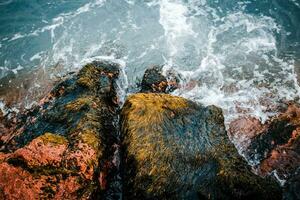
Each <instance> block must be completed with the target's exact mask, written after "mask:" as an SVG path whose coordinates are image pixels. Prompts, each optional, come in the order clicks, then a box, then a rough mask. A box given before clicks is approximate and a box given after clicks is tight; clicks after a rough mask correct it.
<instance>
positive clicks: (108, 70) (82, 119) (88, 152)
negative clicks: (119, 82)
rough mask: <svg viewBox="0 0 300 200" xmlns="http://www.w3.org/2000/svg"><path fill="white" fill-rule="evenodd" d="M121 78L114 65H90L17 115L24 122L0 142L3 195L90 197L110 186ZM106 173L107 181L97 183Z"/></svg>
mask: <svg viewBox="0 0 300 200" xmlns="http://www.w3.org/2000/svg"><path fill="white" fill-rule="evenodd" d="M118 76H119V66H118V65H116V64H113V63H108V62H93V63H90V64H87V65H85V66H84V67H83V68H82V69H81V70H80V71H79V73H78V74H75V75H73V76H72V77H70V78H67V79H66V80H64V81H62V82H61V83H59V84H58V85H56V87H55V88H54V89H53V90H52V91H51V92H50V93H49V94H48V95H47V96H46V97H45V98H43V99H42V100H41V102H40V104H39V105H38V106H36V107H34V108H33V109H31V110H29V111H27V112H26V113H25V114H23V115H20V116H18V117H17V119H18V121H19V122H20V123H18V126H17V127H16V129H15V130H13V131H12V134H11V135H10V136H9V137H6V138H5V139H3V140H2V141H3V142H2V148H1V149H2V150H1V151H2V153H0V196H1V195H2V196H4V197H5V199H43V198H46V199H49V198H51V199H52V198H53V199H90V198H100V197H104V196H105V194H106V192H107V191H109V190H111V185H112V184H111V182H113V181H115V180H114V179H115V176H116V171H118V166H115V165H114V164H113V158H114V152H115V148H114V145H115V144H117V143H119V141H118V116H117V112H118V109H119V105H118V99H117V96H116V79H117V78H118ZM104 172H105V176H102V181H106V182H107V184H106V185H103V184H101V183H100V181H99V177H100V174H103V173H104Z"/></svg>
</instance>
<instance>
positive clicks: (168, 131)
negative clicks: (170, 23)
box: [121, 93, 281, 199]
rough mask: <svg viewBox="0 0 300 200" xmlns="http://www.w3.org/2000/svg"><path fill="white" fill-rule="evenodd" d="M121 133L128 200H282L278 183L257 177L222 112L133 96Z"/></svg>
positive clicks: (160, 98)
mask: <svg viewBox="0 0 300 200" xmlns="http://www.w3.org/2000/svg"><path fill="white" fill-rule="evenodd" d="M121 132H122V134H123V147H124V157H123V165H124V169H123V171H124V190H123V191H124V197H125V198H126V199H254V198H257V199H281V189H280V188H279V186H278V185H277V183H276V182H275V181H274V180H272V179H270V178H261V177H259V176H257V175H255V174H253V173H252V172H251V169H250V167H249V166H248V164H247V163H246V161H245V160H244V159H243V158H242V157H241V156H240V155H239V154H238V152H237V150H236V149H235V147H234V146H233V144H232V143H231V142H230V141H229V139H228V136H227V133H226V130H225V126H224V118H223V113H222V110H221V109H220V108H217V107H215V106H208V107H204V106H202V105H199V104H196V103H194V102H191V101H189V100H186V99H184V98H181V97H175V96H171V95H168V94H154V93H147V94H146V93H140V94H135V95H132V96H130V97H128V99H127V101H126V102H125V105H124V107H123V109H122V112H121ZM270 194H272V195H270Z"/></svg>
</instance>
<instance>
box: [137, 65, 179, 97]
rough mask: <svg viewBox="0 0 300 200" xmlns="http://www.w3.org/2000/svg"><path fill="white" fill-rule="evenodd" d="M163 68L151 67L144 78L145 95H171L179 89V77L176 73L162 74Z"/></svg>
mask: <svg viewBox="0 0 300 200" xmlns="http://www.w3.org/2000/svg"><path fill="white" fill-rule="evenodd" d="M162 68H163V66H152V67H149V68H148V69H147V70H146V71H145V74H144V76H143V79H142V83H141V92H144V93H148V92H150V93H169V92H172V91H174V90H175V89H177V88H178V87H179V77H178V75H177V74H176V73H175V72H172V71H168V72H167V74H166V75H163V72H162Z"/></svg>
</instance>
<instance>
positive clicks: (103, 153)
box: [0, 61, 300, 199]
mask: <svg viewBox="0 0 300 200" xmlns="http://www.w3.org/2000/svg"><path fill="white" fill-rule="evenodd" d="M119 75H120V68H119V65H118V64H114V63H110V62H102V61H101V62H100V61H95V62H92V63H90V64H87V65H85V66H84V67H83V68H82V69H81V70H80V71H79V72H78V73H75V74H70V75H68V76H66V77H63V78H62V81H60V83H58V84H56V86H55V87H54V88H53V89H52V90H51V91H50V92H49V93H48V94H47V95H46V96H45V97H44V98H43V99H41V101H40V102H39V103H38V105H36V106H33V107H32V108H31V109H29V110H24V111H23V112H21V113H20V114H17V113H15V112H13V111H12V112H8V113H5V114H4V113H0V199H120V198H121V197H122V198H123V199H282V198H283V199H299V196H300V195H299V184H300V181H299V180H300V178H299V174H300V172H299V166H300V152H299V151H300V106H299V105H298V104H295V103H291V104H289V105H288V106H286V107H285V109H284V110H283V112H282V113H281V114H280V115H279V116H277V117H274V118H273V119H271V120H269V121H268V122H267V123H265V124H262V123H261V122H260V120H258V119H255V118H253V117H245V118H240V119H238V120H236V121H234V122H232V123H231V124H230V125H229V132H228V133H227V132H226V129H225V126H224V119H223V113H222V111H221V109H220V108H217V107H215V106H208V107H204V106H202V105H200V104H196V103H194V102H191V101H189V100H186V99H184V98H180V97H175V96H172V95H169V94H165V93H170V92H172V91H173V90H175V89H176V88H180V87H181V86H180V85H179V80H180V75H178V74H176V72H174V71H167V72H164V73H163V72H162V67H160V66H154V67H151V68H149V69H148V70H146V72H145V75H144V77H143V80H142V83H141V85H140V86H141V91H142V92H143V93H138V94H134V95H131V96H129V97H128V99H127V101H126V102H125V104H124V106H123V108H122V109H121V108H120V103H119V99H118V96H117V79H118V77H119ZM12 102H13V101H12ZM228 136H229V137H228ZM229 139H230V140H231V141H233V143H234V144H235V146H236V147H237V149H238V150H239V152H240V153H241V154H242V155H243V156H245V158H246V160H247V161H248V163H247V162H246V161H245V159H244V158H243V157H241V156H240V155H239V154H238V152H237V149H236V148H235V146H234V145H233V144H232V143H231V141H230V140H229ZM249 163H250V164H251V165H252V167H251V166H249V165H248V164H249ZM255 173H256V175H255ZM270 175H271V176H270ZM272 175H273V176H272ZM262 177H263V178H262ZM274 177H276V178H277V181H278V182H279V183H281V184H282V185H283V186H284V187H283V188H280V187H279V184H278V182H276V181H275V178H274ZM282 189H283V190H284V193H283V194H282ZM270 194H271V195H270ZM282 195H283V196H282Z"/></svg>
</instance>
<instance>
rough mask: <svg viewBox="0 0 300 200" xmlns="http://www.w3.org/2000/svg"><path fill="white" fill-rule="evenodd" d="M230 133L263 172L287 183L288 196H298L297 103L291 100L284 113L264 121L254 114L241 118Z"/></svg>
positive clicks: (299, 121) (299, 127) (299, 115)
mask: <svg viewBox="0 0 300 200" xmlns="http://www.w3.org/2000/svg"><path fill="white" fill-rule="evenodd" d="M246 124H247V125H246ZM230 135H231V137H232V138H235V139H234V140H233V141H234V142H235V144H236V146H237V147H238V148H239V149H240V151H241V153H242V154H243V155H245V157H246V158H247V160H249V161H250V163H252V164H253V165H254V166H255V168H256V170H257V172H258V173H259V174H260V175H262V176H266V175H269V174H274V175H275V176H276V177H277V179H278V180H279V181H280V182H281V183H282V184H283V185H285V186H286V188H287V192H286V194H285V195H286V196H287V198H288V199H299V196H300V192H299V188H298V189H296V188H295V187H296V186H297V185H298V186H299V184H300V178H299V169H300V106H299V105H298V104H295V103H291V104H289V105H288V106H287V109H286V110H285V111H284V112H283V113H281V114H280V115H278V116H276V117H274V118H272V119H271V120H269V121H267V122H266V123H265V124H261V123H260V122H259V120H257V119H254V118H244V119H238V120H236V121H234V122H232V123H231V124H230ZM245 144H246V145H245Z"/></svg>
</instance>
